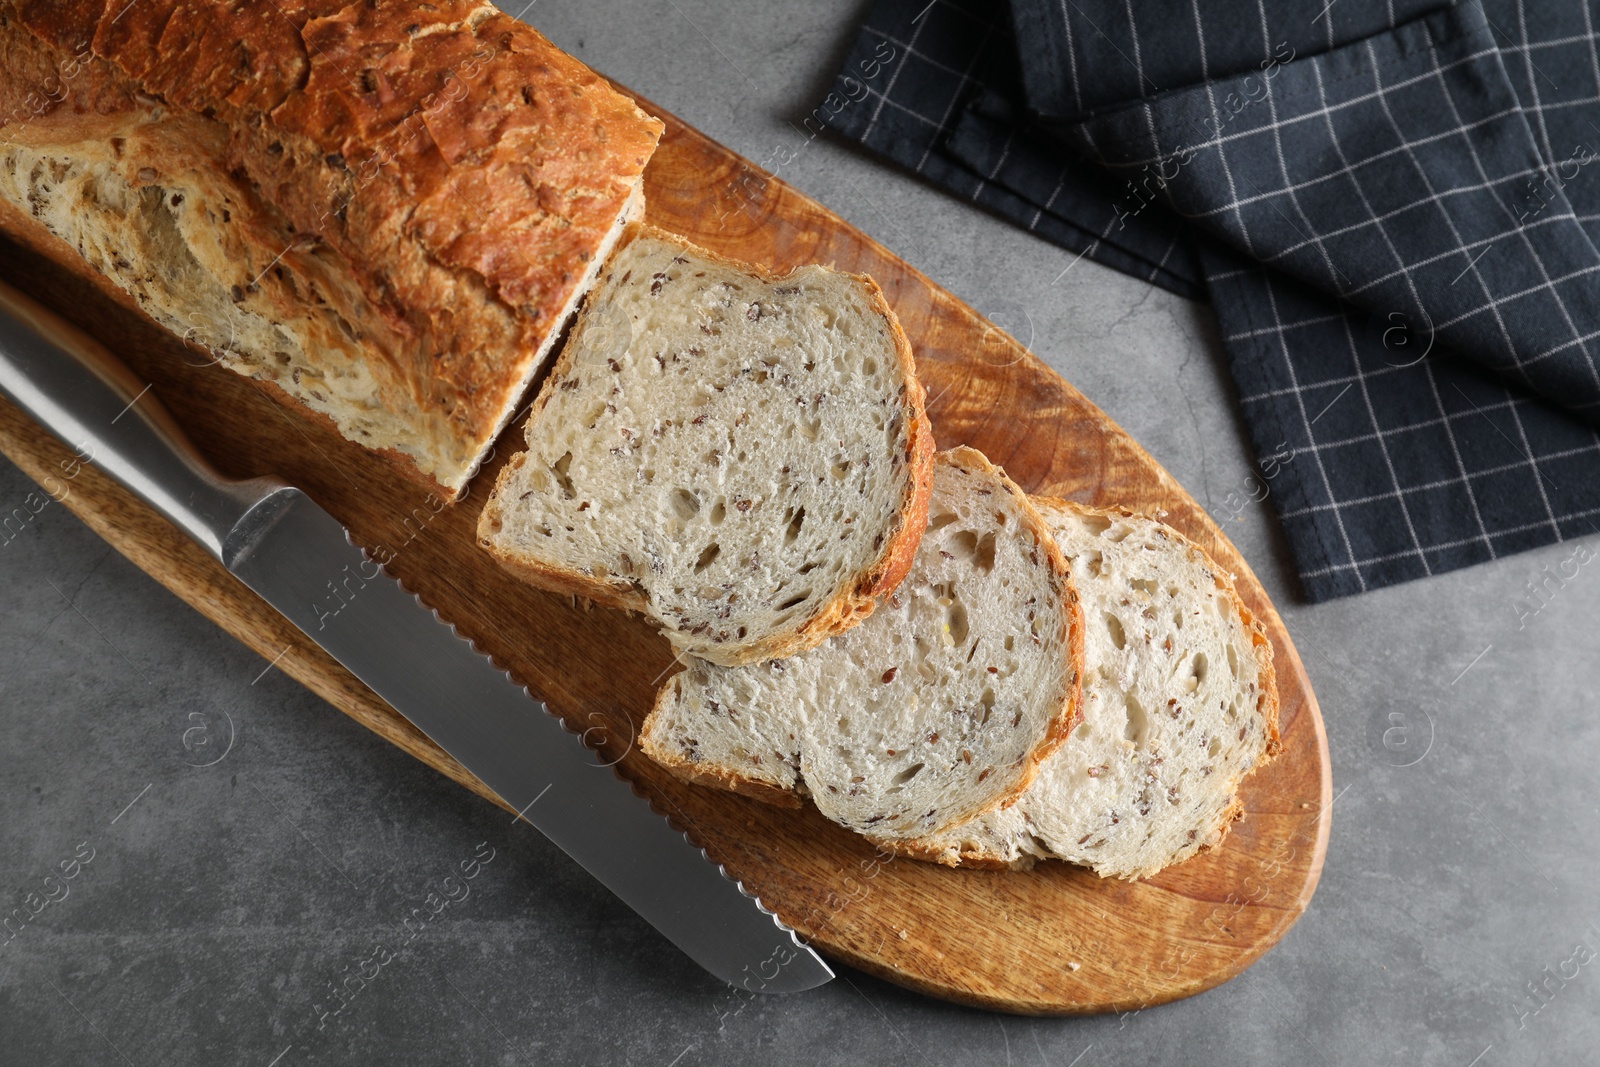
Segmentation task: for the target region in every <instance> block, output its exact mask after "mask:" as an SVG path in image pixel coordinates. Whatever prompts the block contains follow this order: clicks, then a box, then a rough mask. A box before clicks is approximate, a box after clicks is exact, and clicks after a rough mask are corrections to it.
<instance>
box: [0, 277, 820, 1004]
mask: <svg viewBox="0 0 1600 1067" xmlns="http://www.w3.org/2000/svg"><path fill="white" fill-rule="evenodd" d="M0 392H3V393H5V395H6V396H7V397H9V398H10V400H11V401H12V402H13V403H15V404H16V405H17V406H18V407H20V408H21V409H22V410H23V411H24V412H26V413H27V414H28V415H29V416H30V417H32V418H33V419H34V420H35V421H37V422H38V423H39V424H40V425H42V426H43V427H44V428H45V429H47V430H49V431H50V432H51V433H52V434H53V435H55V436H56V437H57V438H59V439H60V440H62V441H63V442H65V443H66V444H67V445H69V446H70V447H72V448H74V449H76V450H77V453H78V455H79V456H82V457H86V462H91V463H93V464H94V465H96V466H97V467H99V468H100V469H101V470H103V471H105V472H106V473H107V474H109V475H111V476H112V477H113V478H115V479H116V480H117V481H119V482H120V483H122V485H123V486H125V487H126V488H128V489H129V490H130V491H132V492H133V493H134V494H136V495H137V496H139V497H140V498H141V499H143V500H144V501H145V502H146V503H147V504H149V505H150V506H151V507H153V508H155V509H156V510H157V511H159V512H160V513H161V514H163V515H164V516H166V517H167V518H168V519H169V520H171V521H172V522H173V523H174V524H175V525H176V526H178V528H179V529H181V530H182V531H183V532H185V533H186V534H188V535H189V536H190V537H193V538H194V539H195V540H196V541H198V542H199V543H200V544H201V545H202V546H204V547H205V548H206V549H207V550H208V551H209V552H210V553H211V554H212V555H213V556H214V557H216V558H217V559H218V560H220V561H221V562H222V564H223V565H224V566H226V567H227V568H228V570H229V572H231V573H232V574H233V575H234V576H235V577H237V578H239V579H240V580H241V581H243V582H244V584H245V585H247V586H249V588H250V589H252V590H253V591H254V592H255V593H256V594H257V595H259V596H260V597H261V598H262V599H263V600H265V601H267V603H269V604H271V605H272V607H274V608H275V609H277V610H278V611H279V612H280V613H282V614H283V615H284V616H285V617H286V618H288V619H289V620H290V621H291V622H293V623H294V625H295V626H296V627H298V628H299V629H300V630H301V631H302V632H304V633H305V634H306V635H307V636H308V637H310V638H311V639H312V640H313V641H315V642H316V643H317V644H318V645H320V646H321V647H322V648H324V649H326V650H327V651H328V652H329V653H330V654H331V655H332V656H333V657H334V658H335V659H337V660H338V661H339V662H340V663H341V664H343V665H344V667H345V668H346V669H348V670H349V671H350V673H352V674H353V675H355V676H356V677H357V678H359V679H361V681H362V682H364V683H365V684H366V685H367V686H368V687H369V688H371V689H372V690H373V692H375V693H376V694H377V695H378V696H380V697H381V698H383V699H384V700H385V701H387V702H388V703H389V705H390V706H391V707H393V708H394V709H395V710H396V711H397V712H399V713H400V714H401V715H403V716H404V717H405V718H406V719H408V720H409V721H410V722H411V723H412V724H413V725H415V726H416V727H417V728H418V729H419V730H421V731H422V732H423V733H424V734H426V735H427V736H428V737H429V738H431V739H432V740H433V741H434V742H435V743H436V744H437V745H438V746H439V747H440V748H442V749H444V750H445V751H446V752H448V753H449V754H450V755H451V756H452V757H454V758H455V759H456V760H457V761H458V762H459V763H461V765H462V766H464V767H466V768H467V769H468V770H469V771H471V772H472V773H473V774H475V775H477V776H478V778H479V779H481V780H482V781H483V782H484V784H486V785H488V786H489V788H490V789H492V790H494V791H495V793H497V794H499V796H500V797H501V799H502V800H504V801H505V802H506V803H507V804H508V805H509V806H510V807H511V808H512V809H513V810H514V811H517V812H518V813H519V817H520V818H523V819H526V820H527V821H528V822H529V823H531V824H532V825H534V826H535V827H537V828H538V829H539V830H540V831H541V832H542V833H543V834H545V836H547V837H548V838H550V840H551V841H553V842H554V843H555V844H556V845H557V846H559V847H560V848H561V849H562V850H563V851H564V852H566V853H567V854H568V855H569V856H571V857H572V858H573V859H574V860H576V861H577V862H578V863H579V864H581V865H582V866H583V867H584V868H585V869H586V870H588V871H589V873H590V874H592V875H594V876H595V877H596V878H597V879H599V880H600V881H601V882H602V883H604V884H605V885H606V886H607V888H609V889H610V890H611V891H612V892H613V893H615V894H616V895H617V896H618V897H620V898H621V899H622V900H623V901H624V902H625V903H627V904H628V906H629V907H631V908H633V909H634V910H635V911H636V912H638V913H639V914H640V915H641V916H643V917H644V918H645V919H646V920H647V921H648V922H649V923H650V924H651V925H652V926H654V927H655V928H656V929H657V930H659V931H660V932H661V933H662V934H664V935H666V937H667V938H668V939H669V940H671V941H672V942H673V943H674V944H676V945H677V946H678V947H679V948H680V949H682V950H683V951H684V952H685V953H686V954H688V955H689V956H690V957H691V958H692V959H694V960H695V962H697V963H699V964H700V965H701V966H702V967H704V968H705V969H706V970H708V971H710V972H711V973H712V974H714V975H716V976H717V977H718V978H721V979H722V980H724V981H726V982H729V983H730V984H733V985H735V986H739V987H741V988H744V989H748V990H751V991H756V992H773V993H781V992H797V991H800V990H804V989H810V988H812V987H814V986H818V985H821V984H823V983H824V982H827V981H828V980H829V979H831V978H832V977H833V972H832V970H830V969H829V967H828V965H827V964H826V963H824V962H823V961H822V959H821V958H820V957H818V956H817V955H816V953H815V952H814V951H812V950H811V949H810V948H809V947H808V946H806V945H805V944H803V943H802V942H800V941H799V940H798V938H796V937H795V935H794V933H793V932H792V931H791V930H789V929H788V928H787V927H786V926H784V925H783V924H782V923H781V922H780V921H778V919H777V918H776V916H774V915H773V914H772V913H771V912H770V911H768V910H767V909H765V908H764V907H762V906H761V904H760V902H759V901H758V900H756V899H755V898H754V897H753V896H751V895H750V894H748V893H746V892H745V891H744V889H743V887H742V886H741V885H740V884H739V883H738V882H737V881H735V880H734V879H732V878H731V877H729V876H728V875H727V874H726V873H725V872H724V871H723V870H722V868H721V867H719V866H717V865H715V864H713V863H712V862H711V861H710V860H709V859H708V858H707V857H706V855H705V853H704V852H703V851H702V850H701V849H699V848H696V847H695V846H694V845H693V844H691V843H690V842H689V841H688V839H687V838H686V837H685V835H684V834H683V833H681V832H679V831H677V830H675V829H673V828H672V827H671V826H670V825H669V824H668V822H667V821H666V819H665V818H663V817H662V816H661V815H658V814H657V813H656V812H654V811H652V810H651V808H650V806H649V805H648V804H647V803H646V802H645V801H644V800H643V799H641V798H639V797H637V796H635V795H634V794H633V791H632V789H631V787H630V786H629V785H628V783H627V782H626V781H624V780H623V779H621V778H619V777H618V776H617V775H616V774H615V772H614V771H612V770H611V769H610V768H609V767H604V766H597V765H596V762H597V761H596V760H595V759H594V753H593V752H591V751H590V750H589V749H588V748H586V747H585V746H584V745H583V744H582V743H581V741H580V740H579V739H578V738H577V737H576V736H574V735H573V734H572V733H571V732H569V731H568V730H567V729H566V727H565V726H564V725H562V723H561V721H560V720H559V719H558V718H556V717H555V716H554V715H552V714H550V712H549V710H548V709H547V708H546V707H545V706H544V705H543V704H541V703H540V702H538V701H537V700H535V699H534V698H533V697H532V696H531V695H530V694H529V693H528V692H527V691H526V690H525V689H523V688H522V687H521V686H519V685H517V684H516V683H515V682H514V681H512V680H511V678H510V677H508V676H507V675H506V674H505V672H503V671H501V670H499V669H498V668H496V667H495V666H494V665H493V663H491V662H490V661H489V659H488V658H487V657H486V656H484V655H483V654H482V653H480V652H479V651H478V650H477V649H475V648H474V647H473V646H472V645H471V643H470V642H468V641H467V640H466V639H465V638H463V637H461V636H459V635H458V634H457V633H456V632H455V630H454V628H453V627H452V626H450V625H448V624H446V623H444V622H442V621H441V620H440V619H439V618H438V617H437V616H436V615H435V614H434V613H433V612H432V611H430V610H429V609H428V608H426V607H425V606H423V605H422V604H421V603H420V602H419V601H418V600H417V598H416V597H414V596H412V595H411V594H410V593H408V592H406V591H405V590H404V589H402V588H401V586H400V585H399V583H398V582H396V581H395V580H394V579H393V578H390V577H389V576H388V575H386V574H385V573H383V571H382V569H381V568H380V567H379V566H378V565H377V564H376V563H375V562H373V561H372V560H371V559H370V558H369V557H367V555H366V554H365V553H363V552H362V551H361V550H360V549H359V548H357V547H355V546H354V545H353V544H352V543H351V542H350V540H349V538H348V537H347V536H346V532H345V529H344V527H343V526H342V525H341V524H340V523H339V522H338V520H336V519H335V518H333V516H331V515H330V514H328V513H327V512H326V511H324V510H323V509H322V508H321V507H319V506H318V505H317V504H316V503H315V502H313V501H312V500H311V499H310V498H309V497H308V496H306V495H305V494H304V493H302V492H301V491H300V490H298V489H295V488H292V487H290V486H287V485H285V484H283V483H282V482H280V481H277V480H274V479H255V480H252V481H245V482H232V481H227V480H225V479H223V478H222V477H221V476H220V475H218V474H217V473H216V472H215V471H213V470H212V469H211V468H210V467H209V465H208V464H206V462H205V461H204V460H203V459H202V458H201V457H200V455H199V453H198V452H196V451H195V450H194V447H193V446H192V445H191V444H189V442H188V441H187V439H186V438H185V437H184V436H183V434H182V432H181V431H180V430H179V429H178V427H177V426H176V425H175V424H174V423H173V422H172V420H171V418H170V417H169V416H168V415H167V414H166V412H165V410H164V409H162V408H161V407H160V405H159V403H157V402H156V401H155V399H154V397H153V396H152V395H151V394H150V392H149V387H148V386H146V385H144V383H141V382H139V381H138V380H137V379H135V378H134V377H133V376H132V374H131V372H130V371H128V370H127V368H126V367H125V366H124V365H122V364H121V363H120V362H119V361H118V360H117V359H116V358H115V357H114V356H113V355H112V354H111V353H110V352H109V351H107V350H106V349H105V348H104V347H103V346H101V345H100V344H99V343H98V342H96V341H94V340H92V339H91V338H89V337H88V336H87V335H86V334H84V333H82V332H81V331H79V330H78V329H76V328H75V327H72V326H70V325H69V324H67V323H66V322H65V321H63V320H62V319H60V318H58V317H57V316H55V315H53V314H51V313H50V312H48V311H46V310H45V309H43V308H42V307H40V306H39V305H38V304H36V303H34V302H33V301H32V300H31V299H29V298H27V297H25V296H23V295H22V294H21V293H19V292H17V291H16V290H15V289H13V288H11V287H10V286H7V285H4V284H3V283H0Z"/></svg>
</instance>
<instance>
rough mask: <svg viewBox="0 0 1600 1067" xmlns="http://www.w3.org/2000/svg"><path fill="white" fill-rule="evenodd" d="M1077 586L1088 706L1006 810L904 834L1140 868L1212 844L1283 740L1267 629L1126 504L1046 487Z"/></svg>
mask: <svg viewBox="0 0 1600 1067" xmlns="http://www.w3.org/2000/svg"><path fill="white" fill-rule="evenodd" d="M1035 503H1036V504H1038V506H1039V509H1040V511H1041V512H1042V513H1043V514H1044V516H1045V519H1046V521H1048V522H1049V523H1050V525H1051V527H1052V528H1053V529H1054V530H1055V534H1056V540H1057V543H1058V544H1059V545H1060V546H1061V549H1062V551H1063V552H1064V553H1065V554H1066V556H1067V558H1068V560H1069V561H1070V563H1071V566H1072V576H1073V580H1074V583H1075V584H1076V586H1077V588H1078V592H1079V595H1080V596H1082V598H1083V607H1084V615H1085V618H1086V624H1085V629H1086V637H1085V641H1084V681H1083V721H1082V723H1081V724H1080V725H1079V726H1078V727H1077V729H1076V730H1074V731H1073V734H1072V737H1071V738H1070V739H1069V740H1068V741H1067V743H1066V744H1065V745H1063V746H1062V747H1061V748H1060V750H1058V751H1057V752H1056V754H1055V755H1054V756H1052V757H1051V758H1050V759H1049V760H1048V761H1047V762H1046V763H1045V765H1044V767H1043V769H1042V770H1041V771H1040V773H1039V776H1038V778H1037V779H1035V781H1034V783H1033V785H1032V786H1031V787H1030V788H1029V789H1028V792H1027V793H1025V794H1024V795H1023V796H1022V799H1021V800H1019V801H1018V802H1017V803H1016V804H1014V805H1013V806H1011V807H1010V808H1007V809H1006V810H1004V811H1000V812H995V813H991V814H987V815H984V816H980V817H979V818H977V819H974V820H972V821H971V822H969V823H967V824H966V825H962V826H956V827H953V828H951V829H949V830H947V831H945V832H943V833H940V834H936V835H929V836H927V837H924V838H922V839H920V840H918V841H914V842H909V843H907V844H905V845H903V846H901V847H899V848H898V851H900V852H902V853H903V854H905V855H911V856H916V857H918V858H921V859H930V860H935V861H938V862H941V863H946V864H950V865H974V866H1027V865H1029V864H1031V863H1032V862H1033V861H1034V860H1035V859H1049V858H1056V859H1064V860H1068V861H1070V862H1072V863H1080V864H1083V865H1085V866H1088V867H1091V868H1093V869H1094V870H1095V872H1096V873H1098V874H1100V875H1102V876H1107V877H1111V876H1114V877H1118V878H1128V879H1133V878H1143V877H1147V876H1149V875H1151V874H1154V873H1155V872H1156V871H1159V870H1161V869H1162V868H1163V867H1167V866H1170V865H1172V864H1174V863H1178V862H1181V861H1182V860H1185V859H1188V858H1189V857H1190V856H1192V855H1194V854H1195V853H1196V852H1198V851H1200V850H1201V849H1203V848H1210V847H1214V846H1215V845H1217V844H1219V843H1220V842H1221V840H1222V838H1223V837H1224V836H1225V835H1226V834H1227V832H1228V828H1229V826H1230V825H1231V824H1232V823H1233V821H1234V820H1235V819H1236V818H1238V817H1239V815H1240V814H1241V810H1242V809H1241V808H1240V805H1239V801H1238V799H1237V792H1238V788H1239V783H1240V781H1241V780H1242V779H1243V778H1244V777H1245V775H1247V774H1249V773H1250V772H1251V771H1253V770H1254V769H1256V768H1257V767H1260V766H1261V765H1262V764H1264V763H1266V762H1267V761H1268V760H1270V759H1271V758H1272V756H1273V755H1274V754H1276V752H1277V749H1278V689H1277V683H1276V680H1275V678H1274V674H1273V668H1272V645H1271V644H1270V643H1269V642H1268V641H1267V638H1266V634H1265V633H1264V631H1263V629H1262V627H1261V624H1260V623H1259V622H1257V621H1255V620H1254V619H1253V618H1252V617H1251V615H1250V612H1249V611H1248V610H1247V609H1246V608H1245V606H1244V604H1243V602H1241V601H1240V599H1239V596H1238V594H1237V593H1236V592H1235V590H1234V587H1233V581H1232V579H1231V578H1230V577H1229V576H1228V575H1226V574H1225V573H1223V572H1222V570H1221V569H1219V568H1218V567H1217V565H1216V564H1215V563H1214V562H1213V561H1212V560H1211V559H1210V558H1209V557H1207V555H1206V554H1205V553H1204V552H1203V551H1202V550H1201V549H1200V548H1199V547H1198V546H1197V545H1195V544H1194V543H1193V542H1191V541H1189V540H1188V539H1187V538H1185V537H1183V536H1182V535H1181V534H1179V533H1178V532H1177V531H1175V530H1173V529H1171V528H1170V527H1168V526H1165V525H1163V524H1161V523H1159V522H1156V521H1154V520H1152V519H1148V518H1145V517H1143V516H1140V515H1137V514H1135V513H1133V512H1131V511H1123V510H1100V509H1095V508H1089V507H1084V506H1082V505H1078V504H1071V503H1068V502H1066V501H1060V500H1039V499H1036V501H1035Z"/></svg>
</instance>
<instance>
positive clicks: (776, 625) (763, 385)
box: [478, 226, 933, 664]
mask: <svg viewBox="0 0 1600 1067" xmlns="http://www.w3.org/2000/svg"><path fill="white" fill-rule="evenodd" d="M624 240H625V242H626V243H625V244H624V245H623V246H622V247H621V248H619V249H618V251H617V253H616V254H615V255H614V256H613V257H612V260H611V262H610V263H608V264H607V266H606V269H605V273H604V276H603V277H602V279H601V282H600V284H599V285H598V286H597V287H596V289H595V291H594V292H593V293H592V294H591V295H590V297H589V303H588V305H587V307H586V308H585V310H584V312H583V314H582V315H581V316H580V318H579V320H578V323H577V324H576V325H575V326H574V328H573V332H572V336H571V338H569V339H568V341H567V344H566V347H565V350H564V351H563V353H562V355H561V358H560V360H559V361H558V362H557V364H556V366H555V368H554V369H553V370H552V372H551V375H550V378H549V380H547V381H546V382H545V384H544V387H543V389H542V390H541V392H540V394H539V397H538V399H537V400H536V401H535V402H534V405H533V410H532V414H531V415H530V416H529V418H528V421H527V426H526V430H525V435H526V439H527V445H528V448H527V451H526V452H523V453H522V454H520V455H518V456H515V457H513V458H512V460H511V461H510V462H509V463H508V464H507V465H506V467H505V468H504V469H503V470H502V471H501V473H500V477H499V480H498V481H497V483H496V485H495V489H494V494H493V496H492V497H491V498H490V500H489V502H488V504H487V505H486V506H485V508H484V510H483V514H482V516H481V517H480V519H479V523H478V537H479V542H480V543H481V544H482V546H483V547H484V548H485V549H487V550H488V551H489V552H490V553H491V554H493V555H494V556H495V558H496V559H498V560H499V561H500V562H501V564H503V565H504V566H505V567H506V568H508V569H509V570H511V571H512V572H514V573H516V574H518V575H520V576H521V577H523V578H525V579H527V580H528V581H530V582H533V583H534V584H537V585H541V586H544V587H546V588H550V589H554V590H556V591H558V592H564V593H575V594H577V595H580V596H584V597H588V598H590V599H591V600H595V601H597V602H599V603H603V604H607V605H610V606H613V607H621V608H628V609H632V610H637V611H641V612H644V613H645V614H647V615H648V616H650V617H651V618H652V619H654V620H655V621H656V622H657V624H659V625H660V626H661V627H662V629H663V630H664V631H665V633H666V635H667V637H668V639H669V640H670V641H671V642H672V643H673V644H674V645H675V646H676V647H677V648H678V649H680V650H681V651H684V652H688V653H691V654H693V655H696V656H699V657H702V658H704V659H708V660H711V661H713V662H717V663H723V664H739V663H751V662H755V661H757V660H764V659H769V658H772V657H776V656H787V655H791V654H793V653H795V652H799V651H801V650H803V649H806V648H810V647H812V646H814V645H817V644H819V643H820V642H822V641H824V640H826V639H827V638H828V637H829V636H831V635H833V634H836V633H839V632H841V631H844V630H846V629H848V628H850V627H851V626H853V625H855V624H856V623H857V622H859V621H860V620H861V619H862V618H864V617H865V616H866V615H867V614H868V613H869V612H871V611H872V609H873V605H874V603H875V601H874V598H875V597H877V596H879V595H880V594H883V593H886V592H888V591H889V590H891V589H893V588H894V587H895V586H896V585H898V584H899V583H900V580H901V579H902V578H903V577H904V576H905V573H906V570H907V569H908V568H909V567H910V566H911V559H912V557H913V555H915V553H916V548H917V540H918V538H919V537H920V536H921V534H922V526H923V521H924V516H925V514H926V511H927V501H928V482H929V469H930V466H931V464H932V457H933V436H932V431H931V429H930V427H929V425H928V419H927V415H926V414H925V413H924V411H923V392H922V387H921V386H920V385H919V384H918V383H917V379H916V375H915V371H914V367H913V364H912V359H911V347H910V345H909V344H908V343H907V342H906V338H905V334H904V333H903V332H902V331H901V329H900V325H899V323H898V322H897V321H896V320H895V317H894V313H893V312H892V311H891V310H890V309H889V305H888V304H887V303H886V302H885V301H884V299H883V294H882V293H881V292H879V290H878V287H877V286H876V285H875V284H873V282H872V280H871V279H870V278H867V277H865V276H863V275H856V274H844V273H840V272H838V271H834V270H829V269H827V268H825V267H814V266H813V267H800V268H797V269H795V270H793V271H791V272H789V273H788V274H785V275H772V274H768V273H766V272H764V271H762V270H760V269H759V268H757V267H753V266H749V265H746V264H742V263H735V262H732V261H730V260H727V259H723V258H721V257H719V256H716V255H713V254H712V253H710V252H706V251H704V250H702V249H698V248H695V247H694V246H692V245H689V244H686V243H685V242H684V241H683V240H682V239H681V238H679V237H676V236H674V235H672V234H668V233H665V232H663V231H660V230H656V229H652V228H650V227H646V226H637V227H634V228H633V229H632V230H631V231H630V232H629V233H628V234H627V235H625V238H624Z"/></svg>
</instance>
